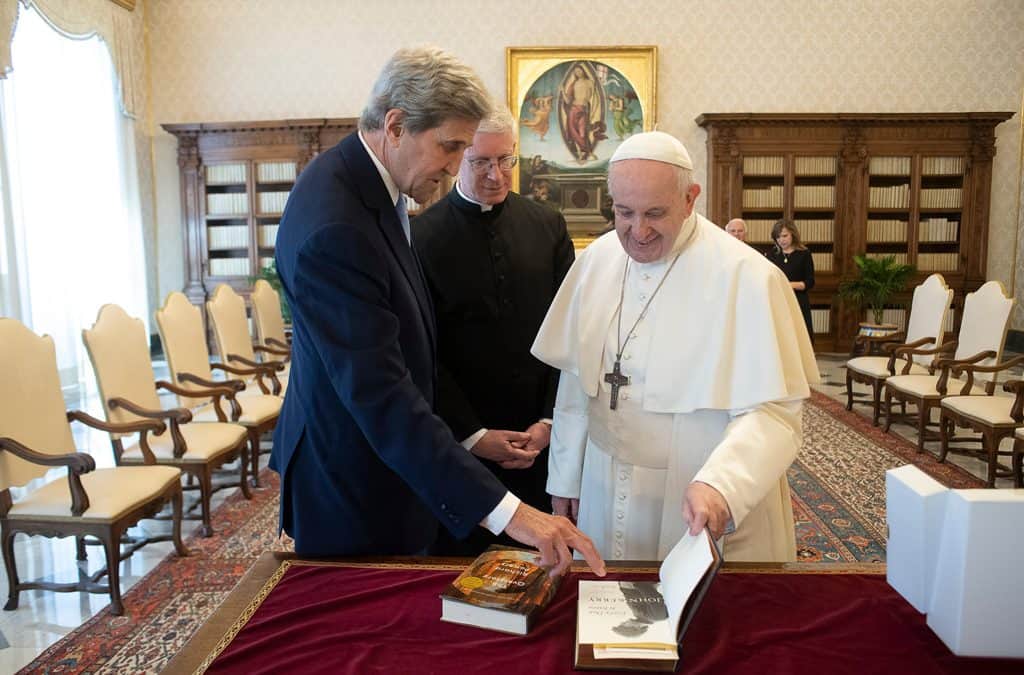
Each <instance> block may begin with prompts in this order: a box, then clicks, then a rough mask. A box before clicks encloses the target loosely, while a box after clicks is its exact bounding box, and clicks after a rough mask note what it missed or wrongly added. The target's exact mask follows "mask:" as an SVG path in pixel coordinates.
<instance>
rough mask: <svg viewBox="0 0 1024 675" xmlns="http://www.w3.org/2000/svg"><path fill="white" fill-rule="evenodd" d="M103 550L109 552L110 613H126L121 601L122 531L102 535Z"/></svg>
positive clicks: (119, 614)
mask: <svg viewBox="0 0 1024 675" xmlns="http://www.w3.org/2000/svg"><path fill="white" fill-rule="evenodd" d="M100 540H101V541H102V542H103V550H104V552H105V553H106V554H107V583H108V584H109V585H110V613H111V614H113V615H114V616H121V615H122V614H124V603H123V602H121V533H120V532H115V531H110V532H105V533H103V534H101V535H100Z"/></svg>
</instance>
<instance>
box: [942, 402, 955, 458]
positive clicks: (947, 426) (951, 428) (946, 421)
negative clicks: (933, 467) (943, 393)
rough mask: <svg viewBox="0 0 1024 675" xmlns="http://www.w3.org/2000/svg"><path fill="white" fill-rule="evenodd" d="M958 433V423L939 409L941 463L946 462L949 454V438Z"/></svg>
mask: <svg viewBox="0 0 1024 675" xmlns="http://www.w3.org/2000/svg"><path fill="white" fill-rule="evenodd" d="M955 431H956V423H955V422H954V421H953V419H952V418H950V417H947V416H946V411H945V410H943V409H942V408H939V463H940V464H942V463H943V462H945V461H946V454H947V453H948V452H949V437H950V435H952V434H953V433H954V432H955Z"/></svg>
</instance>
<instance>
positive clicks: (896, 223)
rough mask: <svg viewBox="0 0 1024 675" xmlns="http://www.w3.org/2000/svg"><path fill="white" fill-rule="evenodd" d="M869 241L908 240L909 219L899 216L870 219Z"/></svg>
mask: <svg viewBox="0 0 1024 675" xmlns="http://www.w3.org/2000/svg"><path fill="white" fill-rule="evenodd" d="M867 235H868V243H874V242H886V241H897V242H903V241H906V240H907V221H905V220H899V219H898V218H872V219H869V220H868V233H867Z"/></svg>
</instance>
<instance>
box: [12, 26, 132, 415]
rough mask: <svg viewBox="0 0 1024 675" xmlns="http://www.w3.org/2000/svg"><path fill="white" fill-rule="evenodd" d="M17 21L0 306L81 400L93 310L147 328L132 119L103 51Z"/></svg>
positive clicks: (90, 40) (90, 41)
mask: <svg viewBox="0 0 1024 675" xmlns="http://www.w3.org/2000/svg"><path fill="white" fill-rule="evenodd" d="M20 14H21V15H20V16H19V19H18V23H17V28H16V31H15V35H14V40H13V45H12V59H13V66H14V71H13V72H12V73H10V74H9V75H8V78H7V80H5V81H4V82H3V83H2V85H0V93H2V97H3V106H2V110H3V119H2V130H3V140H2V142H3V151H4V159H5V160H6V162H5V164H6V166H5V167H4V168H5V169H6V171H5V172H3V173H0V180H2V181H3V193H4V209H3V215H4V216H5V217H4V226H5V230H6V232H5V237H4V241H5V242H6V246H5V247H4V248H5V249H6V253H5V255H4V257H6V268H7V269H6V277H0V281H3V283H4V286H5V288H4V292H3V293H0V302H4V303H5V304H6V306H5V307H3V308H2V309H3V310H4V311H5V313H7V315H8V316H15V318H18V319H20V320H21V321H23V322H24V323H26V324H27V325H28V326H30V327H31V328H32V329H33V330H34V331H36V332H37V333H47V334H49V335H51V336H52V337H53V338H54V341H55V343H56V348H57V359H58V364H59V369H60V373H61V383H62V384H63V385H64V386H65V388H66V389H68V394H71V395H73V394H75V393H76V392H75V390H76V389H79V390H80V391H79V392H78V393H82V394H84V390H81V389H80V388H81V387H82V385H85V386H86V388H87V389H92V388H93V387H94V383H93V378H92V375H91V371H90V370H89V368H88V356H87V355H86V353H85V349H84V347H83V345H82V341H81V331H82V329H83V328H86V327H88V326H91V325H92V323H93V322H94V321H95V319H96V313H97V311H98V310H99V308H100V306H102V305H103V304H105V303H111V302H113V303H117V304H119V305H121V306H122V307H124V308H125V309H126V310H127V311H128V312H129V313H130V314H132V315H133V316H137V317H139V318H141V319H143V320H144V321H147V326H148V315H149V310H148V307H147V295H146V278H145V261H144V256H143V244H142V227H141V215H140V209H139V194H138V171H137V166H136V160H135V156H136V155H135V147H134V139H135V134H134V129H133V124H134V122H133V121H132V120H131V119H130V118H128V117H127V116H125V115H123V114H122V112H121V105H120V100H119V98H120V97H119V94H118V92H119V90H118V84H117V77H116V76H115V73H114V69H113V66H112V62H111V54H110V51H109V49H108V48H107V45H106V43H104V42H102V41H101V40H100V39H99V38H98V37H88V36H85V37H83V36H70V37H69V36H67V35H63V34H61V33H59V32H57V31H56V30H55V29H54V28H53V27H52V26H51V25H50V24H49V23H47V22H46V21H45V20H44V19H43V18H42V17H41V16H40V15H39V14H38V13H36V12H35V11H33V10H32V9H27V10H22V12H21V13H20ZM71 37H74V38H75V39H71ZM3 254H4V251H3V250H2V249H0V255H3ZM3 268H4V264H3V263H0V274H3V273H4V269H3ZM147 333H148V331H147Z"/></svg>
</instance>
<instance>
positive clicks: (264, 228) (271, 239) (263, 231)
mask: <svg viewBox="0 0 1024 675" xmlns="http://www.w3.org/2000/svg"><path fill="white" fill-rule="evenodd" d="M278 227H280V225H260V228H259V231H258V232H259V237H258V239H259V242H260V246H262V247H264V248H270V247H271V246H273V245H274V244H275V243H276V242H277V228H278Z"/></svg>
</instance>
